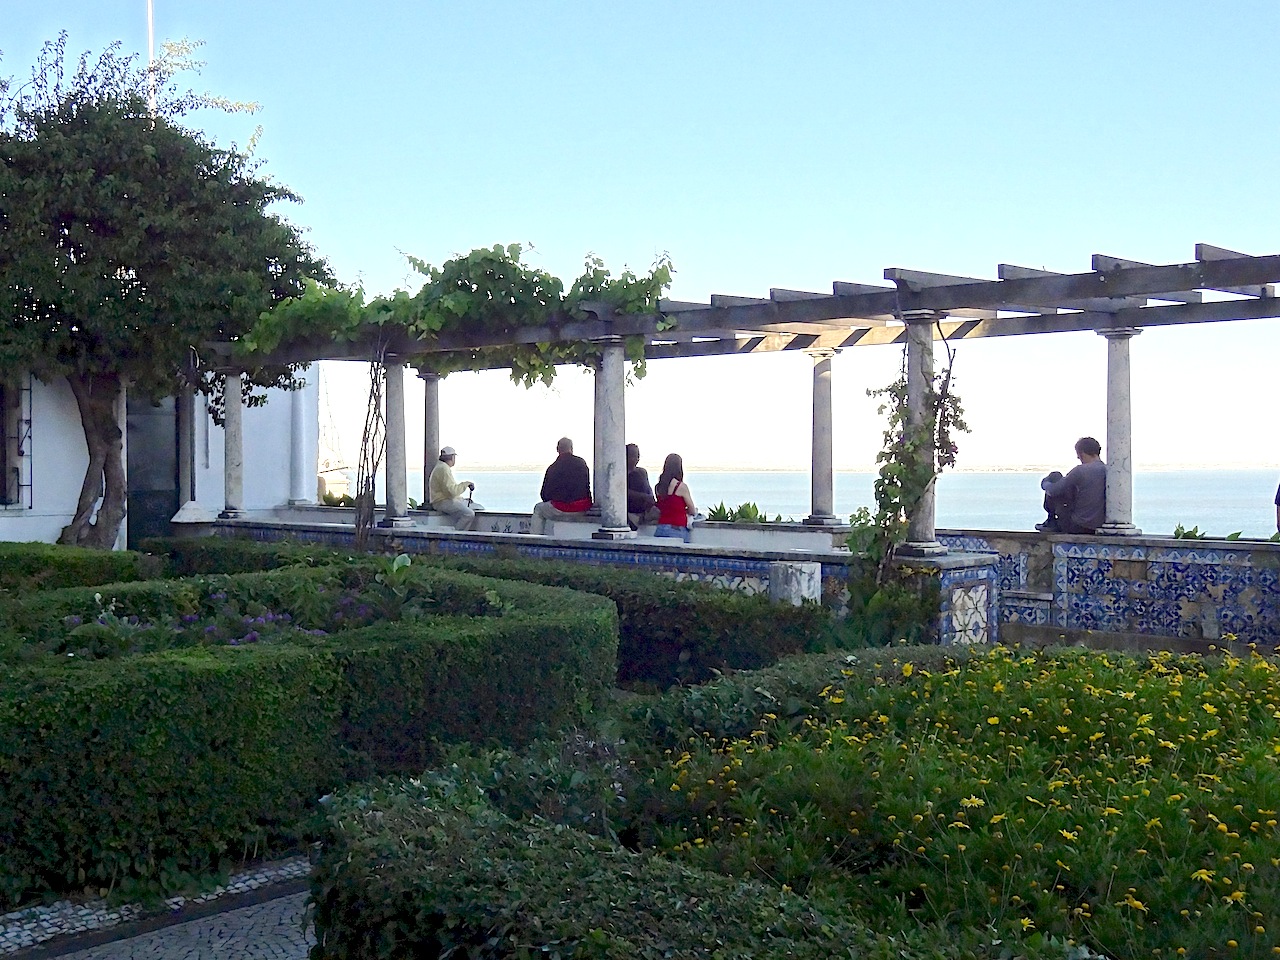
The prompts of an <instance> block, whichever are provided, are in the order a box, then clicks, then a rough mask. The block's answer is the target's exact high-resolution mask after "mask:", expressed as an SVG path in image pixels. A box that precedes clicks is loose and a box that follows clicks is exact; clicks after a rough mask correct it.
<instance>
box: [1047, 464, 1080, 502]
mask: <svg viewBox="0 0 1280 960" xmlns="http://www.w3.org/2000/svg"><path fill="white" fill-rule="evenodd" d="M1079 469H1080V468H1079V467H1072V468H1071V471H1070V472H1069V473H1068V474H1067V475H1066V476H1065V477H1063V478H1062V479H1061V480H1059V481H1058V482H1057V483H1053V484H1050V485H1049V486H1048V487H1046V488H1045V493H1047V494H1048V495H1049V496H1051V497H1065V496H1068V495H1070V494H1072V493H1074V492H1075V489H1076V480H1077V477H1076V472H1077V471H1078V470H1079Z"/></svg>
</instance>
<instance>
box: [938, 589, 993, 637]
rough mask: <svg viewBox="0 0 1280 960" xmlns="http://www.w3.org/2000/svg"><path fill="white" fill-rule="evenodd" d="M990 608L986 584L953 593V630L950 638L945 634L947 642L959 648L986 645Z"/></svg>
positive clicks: (951, 618) (950, 632)
mask: <svg viewBox="0 0 1280 960" xmlns="http://www.w3.org/2000/svg"><path fill="white" fill-rule="evenodd" d="M988 607H989V597H988V590H987V584H986V583H985V582H981V583H976V584H974V585H973V586H970V587H965V588H962V589H957V590H955V591H953V592H952V594H951V617H950V620H951V629H950V631H948V633H949V636H948V635H945V634H944V639H945V641H946V642H949V643H951V644H955V645H958V646H960V645H967V644H973V643H986V642H987V640H988V632H987V624H988V613H989V610H988Z"/></svg>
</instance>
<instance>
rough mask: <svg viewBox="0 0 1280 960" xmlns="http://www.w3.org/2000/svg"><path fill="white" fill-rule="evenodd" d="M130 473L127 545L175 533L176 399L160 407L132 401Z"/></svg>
mask: <svg viewBox="0 0 1280 960" xmlns="http://www.w3.org/2000/svg"><path fill="white" fill-rule="evenodd" d="M127 417H128V437H129V453H128V464H127V469H128V471H129V473H128V477H129V500H128V510H129V514H128V525H129V535H128V538H127V546H128V547H129V549H130V550H136V549H137V547H138V544H139V543H141V542H142V541H143V540H145V539H146V538H147V537H167V536H169V535H170V534H171V533H172V530H171V528H170V526H169V519H170V518H171V517H172V516H173V515H174V514H175V513H177V512H178V422H177V414H176V413H175V407H174V402H173V398H172V397H168V398H166V399H164V400H162V401H160V403H158V404H153V403H152V402H151V401H150V400H147V399H145V398H142V397H138V398H134V397H129V398H128V406H127Z"/></svg>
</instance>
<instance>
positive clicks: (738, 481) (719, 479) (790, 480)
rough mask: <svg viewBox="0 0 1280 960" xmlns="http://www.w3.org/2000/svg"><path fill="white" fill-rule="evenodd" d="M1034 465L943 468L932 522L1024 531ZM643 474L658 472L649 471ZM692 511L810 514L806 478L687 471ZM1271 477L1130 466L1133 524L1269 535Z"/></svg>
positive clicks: (494, 484)
mask: <svg viewBox="0 0 1280 960" xmlns="http://www.w3.org/2000/svg"><path fill="white" fill-rule="evenodd" d="M456 475H457V477H458V479H460V480H471V481H474V483H475V485H476V492H475V499H476V500H477V501H479V502H480V503H483V504H484V505H485V507H486V508H488V509H490V510H503V511H519V512H526V513H527V512H528V511H530V510H532V509H533V504H534V503H535V502H536V501H537V499H538V489H539V487H540V486H541V484H542V472H541V471H496V470H466V469H465V468H463V467H459V468H458V469H457V470H456ZM1042 476H1043V471H1038V470H1037V471H1022V470H1009V471H993V472H968V471H959V472H948V473H944V474H943V475H942V476H941V477H940V478H939V480H938V492H937V525H938V526H939V527H940V528H943V529H959V530H1031V529H1033V528H1034V525H1035V524H1036V523H1039V522H1040V521H1042V520H1043V519H1044V510H1043V509H1042V503H1043V500H1044V494H1043V493H1042V492H1041V490H1040V479H1041V477H1042ZM650 479H651V480H656V479H657V473H656V472H653V471H650ZM685 480H686V481H687V482H688V484H689V489H690V490H691V491H692V493H693V497H694V501H695V502H696V503H697V505H698V508H699V509H700V510H702V511H703V512H706V511H707V510H709V509H710V508H711V507H714V506H715V505H717V504H719V503H724V504H725V505H726V506H729V507H736V506H738V505H740V504H743V503H747V502H751V503H754V504H755V505H756V506H757V507H759V508H760V510H761V511H762V512H764V513H767V514H768V515H769V517H770V518H772V517H774V516H777V515H781V516H782V517H784V518H794V519H797V520H799V519H803V518H804V517H806V516H808V515H809V475H808V474H807V473H804V472H801V471H784V470H776V471H775V470H760V471H692V470H691V471H689V472H688V473H687V474H686V475H685ZM1278 480H1280V475H1278V474H1277V473H1276V471H1272V470H1168V471H1145V472H1144V471H1139V472H1137V473H1136V474H1135V475H1134V478H1133V514H1134V517H1133V520H1134V524H1135V525H1136V526H1137V527H1138V528H1139V529H1141V530H1142V531H1143V532H1144V533H1147V534H1150V535H1152V536H1168V535H1169V534H1171V533H1172V532H1173V530H1174V527H1175V526H1177V525H1178V524H1181V525H1182V526H1183V527H1186V528H1188V529H1189V528H1191V527H1199V529H1200V531H1201V532H1202V533H1206V532H1207V533H1209V534H1211V535H1213V536H1217V537H1222V536H1226V535H1227V534H1230V533H1234V532H1237V531H1239V532H1240V533H1241V534H1243V535H1244V536H1246V537H1264V538H1265V537H1269V536H1271V535H1272V534H1273V533H1275V532H1276V509H1275V505H1274V501H1275V496H1276V484H1277V481H1278ZM874 482H875V475H874V474H872V473H858V472H852V471H838V472H837V473H836V476H835V512H836V515H837V516H839V517H842V518H847V517H848V515H849V514H850V513H852V512H853V511H854V510H856V509H857V508H858V507H861V506H865V507H868V508H871V509H874V506H875V498H874V496H873V492H872V491H873V484H874ZM409 496H410V497H413V498H414V499H415V500H421V499H422V473H421V472H420V471H411V472H410V476H409Z"/></svg>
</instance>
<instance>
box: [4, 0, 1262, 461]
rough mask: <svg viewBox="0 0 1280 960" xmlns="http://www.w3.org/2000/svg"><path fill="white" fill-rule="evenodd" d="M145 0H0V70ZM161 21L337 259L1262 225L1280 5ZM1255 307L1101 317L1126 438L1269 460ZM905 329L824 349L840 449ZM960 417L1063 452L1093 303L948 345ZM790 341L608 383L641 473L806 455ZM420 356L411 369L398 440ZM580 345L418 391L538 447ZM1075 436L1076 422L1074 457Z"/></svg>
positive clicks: (824, 279)
mask: <svg viewBox="0 0 1280 960" xmlns="http://www.w3.org/2000/svg"><path fill="white" fill-rule="evenodd" d="M146 8H147V4H146V0H44V2H41V3H35V2H32V0H0V51H3V55H4V56H3V60H2V61H0V72H2V73H3V74H5V75H12V76H15V77H17V78H18V79H19V80H21V79H23V78H25V77H26V76H27V75H28V74H29V72H30V67H31V64H32V63H33V61H34V59H35V56H36V54H37V52H38V50H39V48H40V45H41V43H42V42H44V41H46V40H49V39H53V38H54V37H56V36H57V34H58V32H59V31H61V30H65V31H67V33H68V35H69V40H68V48H69V50H71V51H83V50H92V51H95V52H96V51H99V50H101V49H102V48H103V47H104V46H105V45H106V44H108V43H110V42H112V41H115V40H119V41H121V42H122V43H123V47H124V49H125V50H126V51H137V52H139V53H141V54H142V55H143V56H145V54H146V49H147V9H146ZM154 10H155V12H154V23H155V36H156V42H157V45H158V44H159V43H160V42H161V41H162V40H164V39H179V38H186V39H190V40H198V41H203V42H204V46H203V48H202V50H201V52H200V56H201V57H202V58H203V59H204V60H205V61H206V66H205V67H204V68H203V70H202V72H201V73H200V75H199V76H194V77H188V78H186V79H187V83H188V84H189V85H190V86H191V87H193V88H195V89H197V90H200V91H205V90H207V91H210V92H212V93H216V94H219V95H221V96H225V97H228V98H230V99H233V100H253V101H257V102H258V103H260V104H261V110H260V111H259V112H258V113H257V114H256V115H255V116H253V117H251V118H247V117H244V116H224V115H220V114H217V113H203V114H199V115H196V116H195V117H193V118H191V123H192V124H193V125H198V126H199V127H200V128H201V129H202V130H203V131H205V132H206V133H207V134H208V135H209V136H210V137H212V138H213V139H214V140H216V141H217V142H218V143H220V144H222V145H229V144H231V143H237V144H241V145H243V144H245V143H247V142H248V141H249V139H250V137H251V136H252V135H253V133H254V130H255V127H256V126H258V125H260V126H261V128H262V133H261V137H260V138H259V140H258V142H257V146H256V155H257V156H258V157H259V158H260V159H261V160H263V161H264V167H263V170H264V172H265V173H267V174H269V175H270V176H271V177H273V178H274V179H276V180H277V181H279V182H281V183H284V184H287V185H288V186H290V187H291V188H293V189H294V190H295V191H296V192H297V193H298V194H299V195H300V196H301V197H302V198H303V202H302V203H301V204H297V205H292V206H290V207H289V208H288V209H286V210H285V211H283V212H284V213H286V214H287V216H288V217H289V218H290V219H291V220H292V221H293V222H294V223H296V224H298V225H299V226H301V227H303V228H305V229H306V230H307V237H308V239H309V241H310V242H311V243H312V244H313V245H314V246H315V248H316V249H317V251H318V252H319V253H321V254H322V255H323V256H325V257H327V258H328V260H329V261H330V263H331V265H332V268H333V270H334V272H335V274H336V275H337V276H338V278H339V279H341V280H342V281H344V282H348V283H357V282H358V283H361V284H362V285H363V286H364V288H365V289H366V290H367V291H368V292H369V293H371V294H372V293H386V292H390V291H391V290H393V289H395V288H396V287H399V286H409V287H411V288H412V287H413V286H414V283H413V276H412V274H411V272H410V271H409V269H408V266H407V262H406V260H405V258H404V254H406V253H407V254H412V255H414V256H417V257H420V258H423V259H425V260H427V261H429V262H433V263H439V262H441V261H442V260H444V259H447V258H448V257H450V256H453V255H456V254H459V253H465V252H466V251H468V250H470V249H472V248H474V247H477V246H490V245H492V244H494V243H502V244H507V243H521V244H524V245H525V246H526V249H528V250H529V255H528V259H529V261H530V262H531V263H533V264H534V265H536V266H539V267H541V268H543V269H546V270H549V271H550V272H552V273H554V274H556V275H558V276H560V277H562V278H565V279H566V281H569V280H571V279H572V278H573V277H575V276H576V275H577V274H578V272H580V269H581V266H582V261H583V258H584V257H585V256H586V255H587V254H588V253H594V254H598V255H599V256H601V257H602V258H603V259H604V260H605V261H606V263H607V264H608V265H609V266H610V267H611V268H613V269H614V270H615V271H616V270H620V269H621V268H622V267H624V266H630V267H631V268H633V269H636V270H644V269H647V268H648V267H649V265H650V264H651V263H652V262H653V260H654V258H655V257H656V256H657V255H659V254H661V253H664V252H665V253H668V254H670V256H671V258H672V260H673V261H674V263H675V267H676V271H677V272H676V275H675V282H674V285H673V287H672V289H671V292H670V295H671V296H672V297H674V298H676V299H680V300H697V301H705V300H706V299H707V298H708V297H709V296H710V294H712V293H727V294H736V295H741V296H767V295H768V290H769V288H770V287H784V288H792V289H802V290H815V291H822V292H829V291H830V289H831V282H832V281H834V280H846V281H855V282H863V283H882V282H883V271H884V269H885V268H887V267H907V268H913V269H920V270H928V271H933V272H937V273H946V274H957V275H966V276H975V277H986V278H995V276H996V266H997V264H999V263H1014V264H1020V265H1024V266H1032V267H1041V268H1045V269H1049V270H1057V271H1062V272H1072V273H1074V272H1083V271H1087V270H1088V269H1090V256H1091V254H1094V253H1105V254H1110V255H1114V256H1119V257H1125V258H1129V259H1133V260H1140V261H1145V262H1151V263H1182V262H1188V261H1190V260H1192V259H1193V258H1194V245H1195V244H1196V243H1197V242H1206V243H1212V244H1215V245H1218V246H1223V247H1227V248H1230V249H1235V250H1240V251H1242V252H1245V253H1250V254H1272V253H1277V252H1280V243H1277V229H1276V225H1277V223H1280V190H1277V189H1275V179H1274V178H1275V172H1276V159H1277V147H1278V146H1280V133H1278V131H1277V125H1276V117H1277V116H1278V115H1280V110H1278V109H1277V108H1278V107H1280V58H1277V57H1276V56H1275V53H1274V48H1273V43H1274V39H1273V38H1274V37H1275V36H1277V35H1280V4H1277V3H1275V2H1274V0H1269V2H1232V0H1225V2H1222V3H1216V4H1206V3H1203V2H1186V0H1159V2H1146V0H1126V2H1124V3H1116V2H1114V0H1109V2H1106V3H1102V2H1091V0H1081V2H1075V3H1071V4H1034V3H1033V4H1027V3H1025V2H1019V3H1014V2H1006V0H987V2H983V3H970V2H955V0H950V2H913V0H894V2H888V0H883V2H876V3H871V2H859V0H844V2H801V0H797V2H795V3H789V4H780V3H773V4H767V3H760V2H753V0H736V2H732V3H729V2H692V3H691V2H639V0H637V2H632V3H629V4H625V5H623V4H601V3H586V2H576V0H559V2H556V3H541V2H534V0H516V2H485V3H443V2H429V0H427V2H424V0H417V2H397V0H385V2H382V3H378V4H358V3H350V2H347V3H338V2H332V0H308V2H306V3H302V2H295V0H257V2H254V3H248V2H245V0H219V2H217V3H212V2H206V3H199V4H197V3H192V2H189V0H188V2H179V0H154ZM1278 348H1280V321H1275V320H1262V321H1257V320H1254V321H1241V322H1234V323H1217V324H1201V325H1196V326H1190V327H1184V328H1179V329H1149V330H1146V331H1144V332H1143V333H1142V334H1141V335H1140V336H1139V337H1137V338H1136V339H1135V340H1133V342H1132V364H1133V451H1134V464H1135V468H1136V469H1137V470H1139V471H1142V470H1144V469H1156V468H1160V467H1166V466H1211V465H1238V466H1258V467H1272V466H1277V465H1280V448H1278V445H1277V437H1276V431H1275V429H1274V428H1273V427H1266V426H1261V427H1260V426H1259V423H1260V422H1261V421H1262V420H1263V416H1262V414H1263V412H1264V411H1265V410H1267V409H1270V408H1271V406H1272V405H1273V403H1274V398H1273V391H1274V382H1275V381H1274V375H1273V364H1274V362H1275V357H1276V356H1277V355H1278V354H1280V350H1278ZM900 362H901V352H900V349H899V348H896V347H892V346H881V347H866V348H855V349H850V350H846V351H844V352H843V353H842V354H841V355H840V356H838V357H837V358H836V360H835V361H834V372H833V389H834V401H835V439H834V444H835V461H836V466H837V468H842V469H858V468H867V467H869V466H870V465H871V464H872V462H873V461H874V458H875V455H876V453H877V451H878V450H879V448H880V435H881V430H882V424H881V422H880V420H879V419H878V417H877V415H876V406H877V401H875V400H874V399H872V398H869V397H868V396H867V390H868V388H875V387H881V386H884V385H885V384H887V383H889V382H890V381H891V380H892V379H894V377H895V375H896V372H897V369H898V366H899V363H900ZM954 374H955V388H956V392H957V393H958V394H959V395H960V397H961V399H962V401H963V403H964V406H965V411H966V420H967V421H968V424H969V426H970V428H971V431H972V432H971V433H970V434H969V435H967V436H964V437H962V438H961V439H960V459H959V464H960V466H961V467H962V468H969V469H991V468H1012V467H1018V466H1024V465H1033V466H1037V467H1039V466H1057V467H1059V468H1066V467H1068V466H1070V464H1071V462H1072V461H1073V456H1072V445H1073V443H1074V441H1075V439H1076V438H1077V437H1079V436H1082V435H1094V436H1097V437H1098V438H1099V439H1100V440H1103V441H1104V442H1105V430H1106V419H1105V417H1106V409H1105V384H1106V342H1105V341H1104V340H1103V339H1102V338H1101V337H1099V336H1097V335H1095V334H1092V333H1076V334H1055V335H1043V336H1034V337H1021V338H993V339H988V340H976V341H965V342H961V343H959V344H958V345H957V347H956V364H955V370H954ZM324 377H325V379H326V381H327V382H328V384H329V386H330V390H331V395H332V396H333V398H334V400H333V410H334V419H335V423H336V426H337V427H338V431H339V433H340V434H341V435H342V438H343V442H344V444H345V445H346V446H347V447H348V448H350V449H352V450H354V448H355V447H356V446H357V445H358V442H359V436H358V433H359V424H360V422H361V419H362V418H361V415H360V410H361V409H362V406H363V395H364V392H365V391H366V389H367V372H366V371H365V370H364V369H363V368H360V367H359V366H358V365H355V364H326V365H325V366H324ZM810 387H811V361H810V360H809V359H808V358H807V357H805V356H804V355H802V354H800V355H778V354H773V355H763V356H751V357H732V358H706V359H679V360H666V361H657V362H654V363H651V364H650V365H649V373H648V376H647V377H646V378H644V379H643V380H640V381H637V382H636V383H635V384H634V385H633V386H632V387H631V388H629V390H628V394H627V434H628V438H629V439H631V440H633V441H635V442H637V443H639V444H640V447H641V449H642V451H643V453H644V459H643V462H645V463H646V464H648V465H651V466H652V467H654V468H656V467H657V466H659V465H660V464H661V460H662V457H663V456H664V455H665V454H666V453H667V452H671V451H675V452H679V453H681V454H682V455H683V457H684V461H685V464H686V467H688V468H693V469H711V468H717V467H739V468H747V467H750V468H780V469H786V468H793V469H805V468H807V465H808V461H809V444H810V427H809V423H810V396H811V394H810ZM421 395H422V394H421V384H420V382H419V381H417V380H416V378H409V380H408V396H409V399H408V411H409V445H410V450H414V449H416V448H417V445H418V444H417V440H416V438H417V437H419V436H420V435H421V422H422V418H421ZM591 396H592V387H591V380H590V377H589V375H587V374H585V373H583V372H581V371H580V370H578V369H576V368H563V369H562V371H561V374H560V376H559V377H558V378H557V383H556V386H555V387H554V388H551V389H547V388H543V387H537V388H534V389H533V390H528V391H526V390H525V389H524V388H523V387H519V386H516V385H514V384H511V383H510V382H509V381H508V380H507V379H506V378H505V376H504V375H503V374H501V373H484V374H466V373H461V374H454V375H451V376H450V377H448V378H447V379H446V380H445V381H444V382H443V384H442V386H441V407H442V409H441V435H442V441H443V442H444V443H447V444H450V445H452V446H454V447H456V448H457V449H458V451H459V471H460V472H461V471H462V470H463V469H464V468H466V467H471V468H485V467H489V468H491V467H498V466H539V467H540V466H543V465H545V464H546V463H547V462H548V461H549V460H551V459H552V458H553V456H554V445H555V441H556V439H557V438H558V437H560V436H561V435H568V436H570V437H575V438H577V441H578V448H579V451H580V452H582V451H589V450H590V448H591V439H590V438H591V419H592V418H591ZM1104 455H1105V453H1104Z"/></svg>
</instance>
